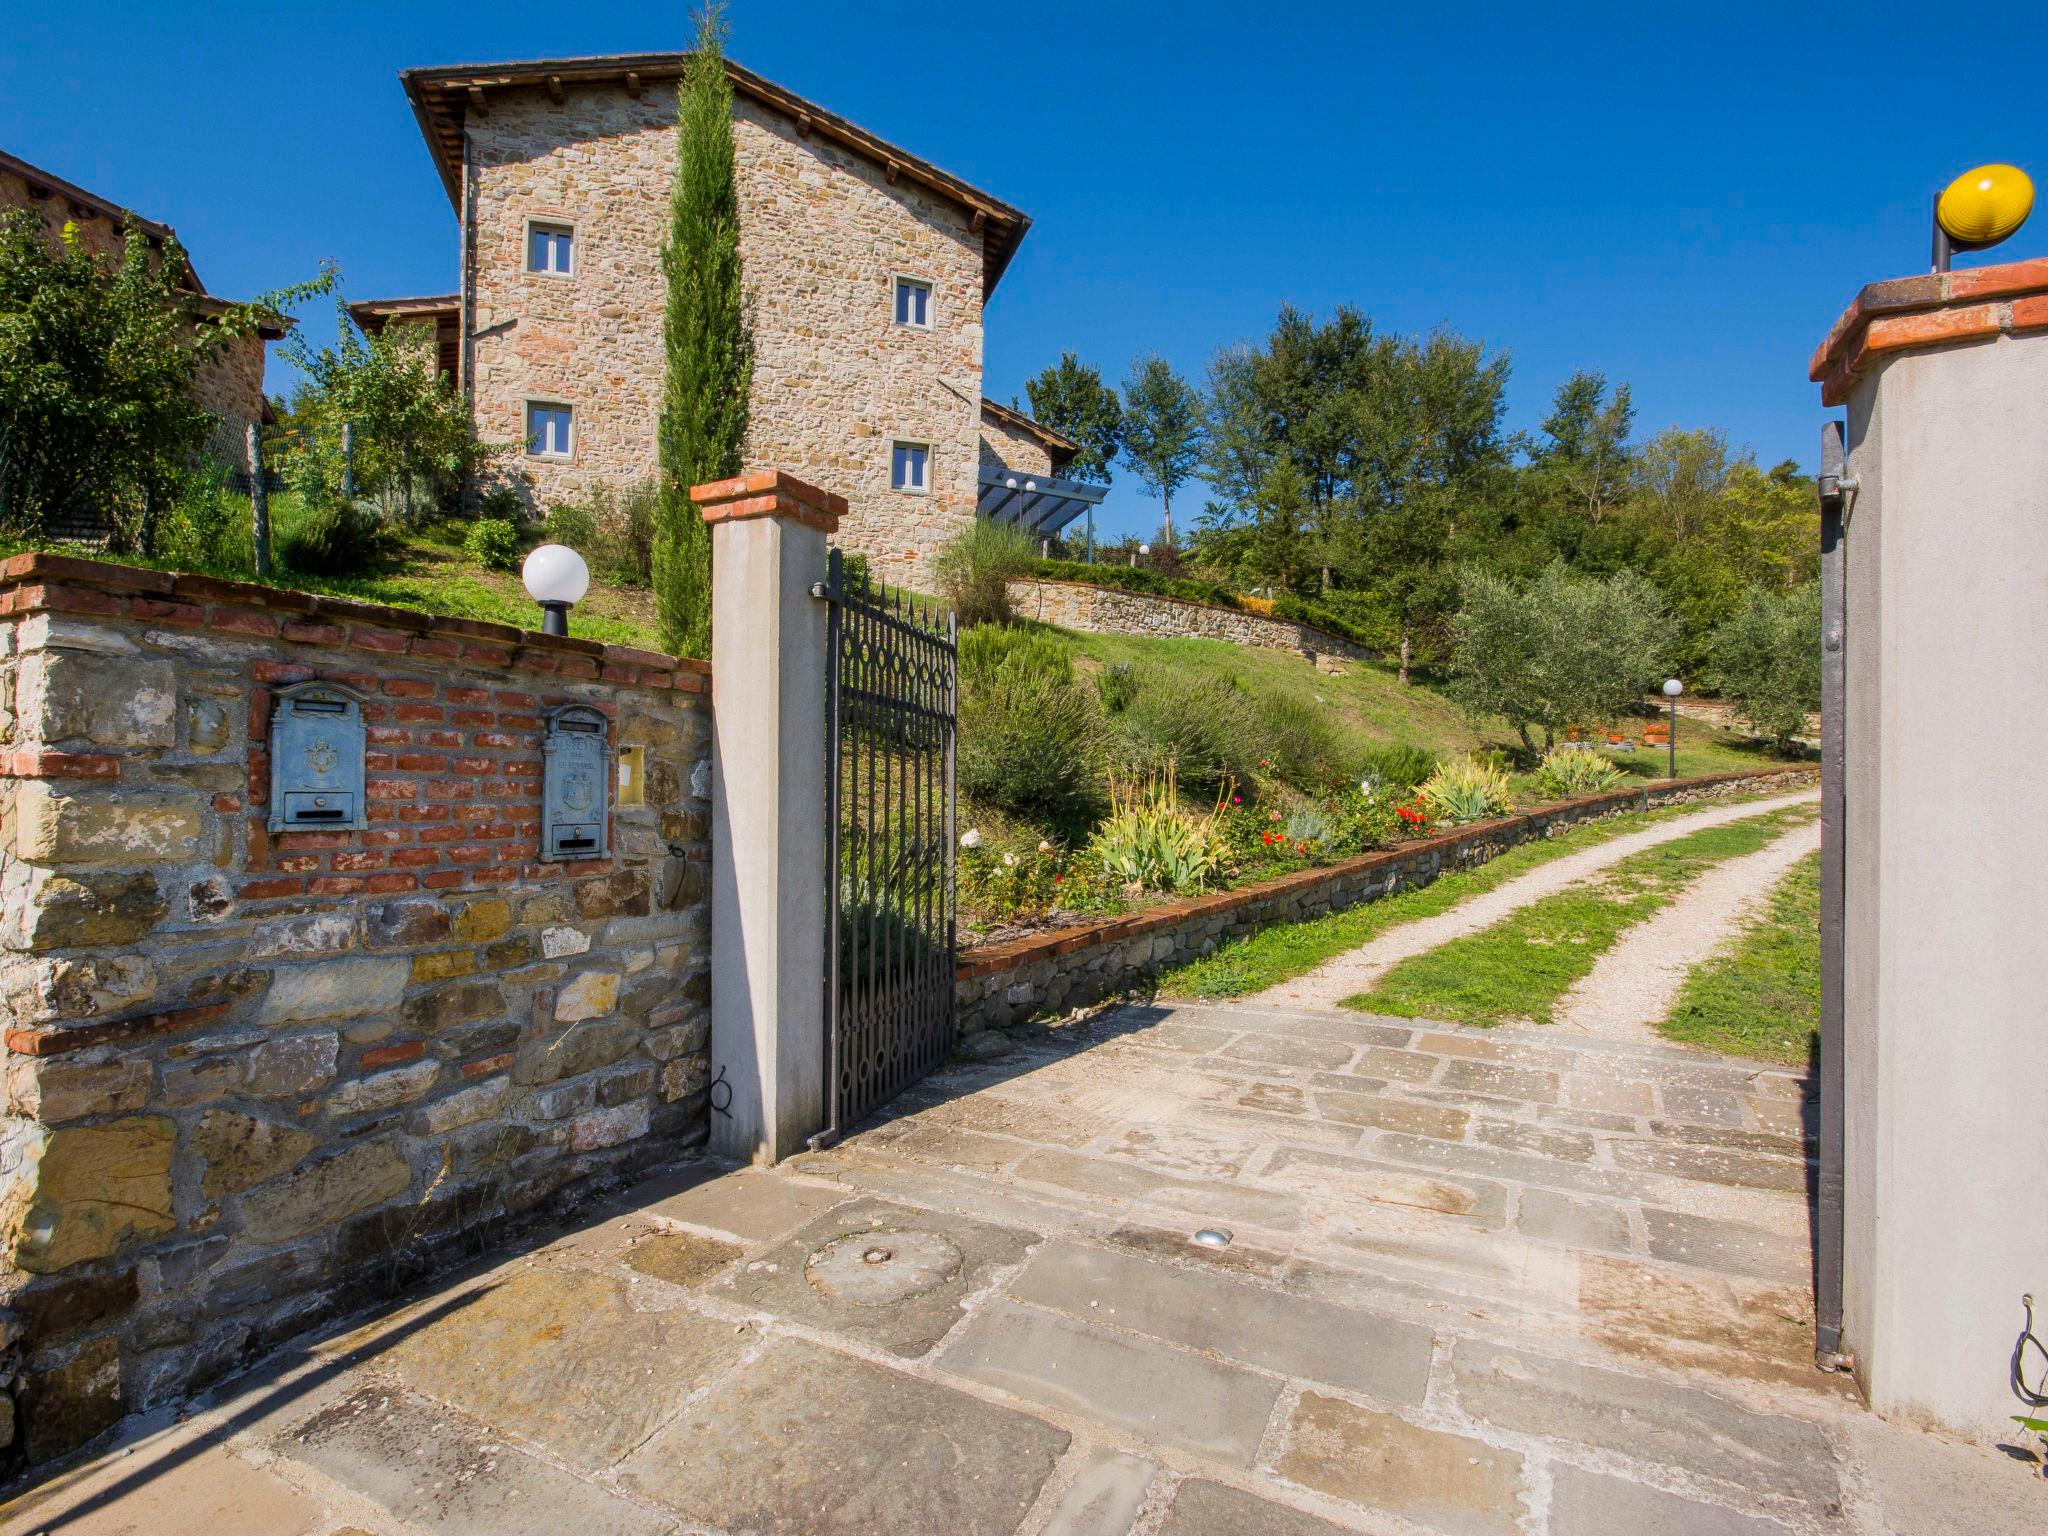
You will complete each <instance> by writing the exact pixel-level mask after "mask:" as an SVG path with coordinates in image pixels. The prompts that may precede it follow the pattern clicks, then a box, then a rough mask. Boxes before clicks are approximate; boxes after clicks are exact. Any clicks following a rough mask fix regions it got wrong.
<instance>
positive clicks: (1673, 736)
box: [1664, 677, 1685, 779]
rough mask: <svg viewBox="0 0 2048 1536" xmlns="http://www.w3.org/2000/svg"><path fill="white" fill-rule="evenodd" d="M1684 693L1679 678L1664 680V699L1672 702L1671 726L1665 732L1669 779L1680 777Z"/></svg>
mask: <svg viewBox="0 0 2048 1536" xmlns="http://www.w3.org/2000/svg"><path fill="white" fill-rule="evenodd" d="M1683 692H1685V684H1683V683H1681V682H1680V681H1679V680H1678V679H1677V678H1675V677H1667V678H1665V679H1664V697H1665V698H1667V699H1669V700H1670V701H1671V724H1670V726H1669V728H1667V729H1666V730H1665V732H1664V747H1665V750H1666V751H1667V752H1669V753H1670V757H1669V758H1668V759H1667V763H1668V766H1667V768H1666V769H1665V774H1664V776H1665V777H1666V778H1669V779H1675V778H1677V777H1678V696H1679V695H1680V694H1681V693H1683Z"/></svg>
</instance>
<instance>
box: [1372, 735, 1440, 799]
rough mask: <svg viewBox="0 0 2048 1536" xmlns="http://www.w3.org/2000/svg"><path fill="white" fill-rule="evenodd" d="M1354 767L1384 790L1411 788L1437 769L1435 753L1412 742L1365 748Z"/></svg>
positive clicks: (1389, 743)
mask: <svg viewBox="0 0 2048 1536" xmlns="http://www.w3.org/2000/svg"><path fill="white" fill-rule="evenodd" d="M1353 766H1354V767H1356V768H1357V770H1358V773H1359V775H1360V776H1361V777H1363V778H1368V779H1371V780H1372V781H1373V783H1375V784H1377V785H1379V786H1380V787H1381V788H1383V789H1390V790H1391V789H1413V788H1414V787H1415V786H1416V785H1418V784H1420V783H1422V782H1423V781H1424V780H1426V779H1427V778H1428V777H1429V776H1430V775H1431V774H1433V773H1435V772H1436V754H1435V753H1434V752H1432V751H1430V750H1429V748H1427V747H1419V746H1417V745H1415V743H1413V742H1411V741H1395V742H1387V743H1385V744H1384V745H1377V746H1370V747H1367V748H1366V749H1365V750H1364V751H1362V752H1360V753H1359V754H1358V761H1357V762H1356V763H1355V764H1354V765H1353Z"/></svg>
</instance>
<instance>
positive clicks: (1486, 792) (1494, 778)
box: [1418, 757, 1514, 822]
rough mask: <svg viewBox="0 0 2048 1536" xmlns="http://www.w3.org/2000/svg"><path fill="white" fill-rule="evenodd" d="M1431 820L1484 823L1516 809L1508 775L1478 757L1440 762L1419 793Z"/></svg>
mask: <svg viewBox="0 0 2048 1536" xmlns="http://www.w3.org/2000/svg"><path fill="white" fill-rule="evenodd" d="M1418 794H1419V798H1420V799H1421V801H1422V803H1423V806H1424V807H1425V808H1426V809H1427V810H1428V812H1429V817H1430V820H1432V821H1445V822H1460V821H1484V820H1486V818H1487V817H1489V816H1502V815H1505V814H1507V812H1508V811H1509V810H1511V809H1513V806H1514V801H1513V799H1512V798H1511V797H1510V795H1509V793H1508V776H1507V775H1506V774H1505V773H1502V772H1501V771H1500V769H1498V768H1496V767H1494V766H1493V765H1492V764H1490V763H1482V762H1480V761H1478V760H1477V759H1476V758H1469V757H1468V758H1465V759H1463V760H1462V761H1460V762H1452V763H1439V764H1438V765H1437V770H1436V772H1435V773H1432V774H1431V775H1430V776H1429V778H1428V780H1427V781H1426V782H1425V783H1424V784H1423V786H1422V788H1421V790H1420V791H1419V792H1418Z"/></svg>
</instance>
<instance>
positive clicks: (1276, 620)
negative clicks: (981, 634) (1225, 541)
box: [1013, 575, 1372, 652]
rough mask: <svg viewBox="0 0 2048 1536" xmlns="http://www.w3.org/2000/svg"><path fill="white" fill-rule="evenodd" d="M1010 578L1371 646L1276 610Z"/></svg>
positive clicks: (1357, 647)
mask: <svg viewBox="0 0 2048 1536" xmlns="http://www.w3.org/2000/svg"><path fill="white" fill-rule="evenodd" d="M1013 580H1015V581H1017V582H1019V583H1024V584H1028V585H1031V586H1034V587H1071V588H1073V589H1074V590H1075V591H1078V592H1107V593H1109V594H1110V595H1111V596H1113V597H1135V598H1138V599H1140V600H1142V601H1144V602H1148V603H1165V604H1168V605H1169V606H1171V607H1175V608H1200V609H1202V610H1203V611H1204V612H1207V613H1222V614H1228V615H1229V616H1230V617H1231V618H1233V619H1250V620H1252V621H1253V622H1254V623H1263V624H1285V625H1286V626H1287V627H1288V628H1290V629H1304V630H1307V631H1308V632H1309V633H1310V634H1312V635H1321V636H1322V637H1323V638H1324V639H1325V640H1327V641H1329V642H1330V643H1331V644H1332V645H1344V646H1349V647H1350V648H1351V649H1352V650H1354V651H1367V652H1370V651H1371V650H1372V647H1371V646H1369V645H1366V644H1365V643H1364V642H1362V641H1358V640H1347V639H1345V638H1344V637H1343V636H1342V635H1339V634H1335V633H1333V632H1332V631H1330V630H1327V629H1324V628H1323V627H1322V626H1321V625H1320V624H1311V623H1309V621H1308V620H1306V619H1288V618H1282V617H1281V616H1280V615H1279V614H1277V613H1260V612H1258V611H1257V610H1256V609H1252V608H1226V607H1224V606H1223V605H1222V604H1221V603H1204V602H1198V601H1196V600H1195V599H1194V598H1192V597H1170V596H1168V595H1167V594H1166V593H1164V592H1140V591H1139V590H1138V589H1137V588H1136V587H1119V586H1113V585H1111V584H1110V583H1109V582H1106V581H1103V582H1095V581H1071V580H1069V579H1067V578H1066V577H1064V576H1030V575H1025V576H1018V577H1014V578H1013Z"/></svg>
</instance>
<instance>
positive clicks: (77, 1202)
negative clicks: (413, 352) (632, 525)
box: [0, 555, 710, 1460]
mask: <svg viewBox="0 0 2048 1536" xmlns="http://www.w3.org/2000/svg"><path fill="white" fill-rule="evenodd" d="M706 671H707V669H706V668H704V667H703V666H702V665H701V664H699V663H695V662H679V661H676V660H673V659H672V658H669V657H665V656H659V655H655V654H652V653H649V652H641V651H633V650H628V649H625V648H622V647H617V646H600V645H595V644H592V643H590V642H587V641H580V640H569V639H555V638H549V637H545V636H541V635H535V634H527V633H523V632H521V631H519V630H515V629H511V628H508V627H506V626H502V625H493V624H476V623H469V622H465V621H460V620H445V619H435V618H429V617H426V616H424V615H420V614H413V613H403V612H398V611H395V610H390V609H382V608H373V607H367V606H364V605H360V604H353V603H346V602H337V601H333V600H330V599H327V598H315V597H309V596H306V595H304V594H300V593H291V592H280V591H273V590H270V589H266V588H261V587H253V586H248V585H244V584H240V583H233V582H222V581H213V580H209V579H205V578H195V577H186V576H177V577H173V576H170V575H165V574H162V573H157V572H151V571H137V570H130V569H123V568H119V567H114V566H107V565H100V564H97V563H95V562H89V561H82V560H68V559H61V558H51V557H48V556H40V555H30V556H22V557H18V558H16V559H13V560H9V561H7V562H5V563H4V564H0V775H4V777H0V1003H4V1006H5V1010H6V1013H5V1020H4V1022H5V1024H6V1031H5V1051H4V1055H0V1067H4V1080H5V1100H4V1114H0V1384H4V1385H6V1386H7V1387H8V1388H9V1390H8V1391H7V1392H5V1393H0V1460H4V1459H6V1458H8V1457H11V1456H21V1455H24V1454H25V1455H26V1456H27V1457H28V1458H29V1459H31V1460H43V1459H46V1458H48V1457H50V1456H52V1455H55V1454H57V1453H59V1452H61V1451H63V1450H65V1449H67V1448H68V1447H69V1446H71V1445H73V1444H76V1443H78V1442H79V1441H81V1440H83V1439H85V1438H87V1437H89V1436H90V1435H92V1434H93V1433H95V1432H96V1431H97V1430H99V1429H100V1428H102V1427H103V1426H105V1425H106V1424H108V1423H111V1422H112V1421H113V1420H114V1419H115V1418H117V1417H119V1416H120V1415H121V1414H123V1413H126V1412H130V1411H133V1410H135V1409H138V1408H144V1407H147V1406H148V1405H150V1404H151V1403H154V1402H159V1401H162V1400H164V1399H166V1398H168V1397H171V1396H174V1395H176V1394H179V1393H181V1392H183V1391H186V1390H188V1389H190V1388H192V1387H194V1386H196V1385H198V1384H200V1383H202V1382H204V1381H206V1380H207V1379H209V1378H211V1377H215V1376H218V1375H219V1374H221V1373H222V1372H223V1371H225V1370H227V1369H229V1368H231V1367H232V1366H234V1365H235V1364H237V1363H238V1362H239V1361H242V1360H244V1359H247V1358H249V1357H250V1356H251V1355H252V1354H253V1353H254V1352H256V1351H258V1350H261V1349H263V1348H265V1347H266V1346H268V1345H271V1344H274V1343H276V1342H277V1341H279V1340H281V1339H283V1338H286V1337H288V1336H290V1335H292V1334H295V1333H297V1332H299V1331H300V1330H302V1329H303V1328H305V1327H306V1326H308V1325H309V1324H310V1323H312V1322H314V1321H316V1320H317V1319H318V1318H320V1317H322V1316H324V1315H329V1314H334V1313H337V1312H339V1311H342V1310H345V1309H347V1308H349V1307H351V1306H354V1305H360V1304H361V1303H362V1302H363V1301H365V1300H367V1299H369V1298H370V1297H372V1296H373V1295H375V1294H377V1293H379V1292H381V1291H384V1290H386V1289H388V1288H389V1287H391V1286H392V1285H394V1284H395V1283H398V1282H400V1281H402V1280H404V1279H405V1278H407V1277H408V1276H409V1275H410V1274H413V1273H416V1272H417V1271H418V1269H419V1268H421V1267H423V1266H426V1265H430V1264H432V1263H435V1262H438V1261H441V1260H443V1259H445V1258H448V1257H450V1256H452V1255H454V1254H456V1253H459V1252H463V1251H467V1249H468V1248H469V1246H470V1245H471V1244H473V1243H475V1242H477V1241H480V1240H481V1239H482V1237H483V1235H484V1234H485V1233H487V1232H488V1231H490V1230H492V1229H494V1228H499V1227H502V1226H504V1225H506V1224H508V1223H511V1222H513V1221H516V1220H518V1219H520V1218H521V1217H522V1216H524V1215H525V1214H526V1213H529V1212H532V1211H534V1210H536V1208H539V1207H543V1206H545V1207H547V1208H550V1209H553V1208H557V1207H559V1206H560V1205H561V1204H563V1203H566V1202H568V1201H571V1200H573V1199H575V1198H577V1197H578V1196H579V1195H581V1194H582V1193H584V1192H586V1191H589V1190H591V1189H594V1188H596V1187H598V1186H600V1185H602V1184H604V1183H605V1182H607V1181H610V1180H613V1179H617V1178H621V1177H625V1176H627V1175H629V1174H632V1173H635V1172H638V1171H639V1170H641V1169H642V1168H644V1167H646V1166H649V1165H651V1164H652V1163H654V1162H656V1161H659V1160H664V1159H666V1158H669V1157H671V1156H673V1155H674V1154H675V1153H676V1152H677V1151H678V1150H679V1149H681V1148H684V1147H687V1146H689V1145H692V1144H695V1143H697V1142H700V1141H701V1140H702V1139H703V1137H704V1135H705V1130H706V1124H705V1122H706V1082H707V1077H708V1071H707V1060H708V1057H707V1033H708V1027H709V1026H708V1010H707V1006H706V1005H707V1001H708V995H709V974H708V963H709V949H708V935H707V930H708V921H709V920H708V909H707V904H706V901H705V894H704V893H705V887H706V883H707V882H706V879H705V875H706V871H707V863H708V860H707V844H706V836H707V831H706V829H707V817H708V805H707V801H706V796H707V794H708V791H709V784H708V771H709V770H708V751H709V748H708V741H709V718H710V708H709V697H708V692H707V687H706V685H707V677H706ZM314 678H317V679H323V680H331V681H334V682H338V683H341V684H344V685H346V686H347V687H349V688H351V689H353V690H355V691H356V692H357V693H358V694H359V695H361V696H362V698H363V700H364V703H363V714H364V719H365V723H366V735H367V761H366V770H367V778H366V784H365V788H366V791H367V794H366V805H367V821H368V825H367V827H366V828H365V829H364V830H361V831H352V832H351V831H338V830H321V831H313V832H285V833H278V834H272V833H270V832H268V831H266V830H265V828H266V813H267V800H268V796H269V790H270V782H269V765H268V763H267V761H266V758H267V741H268V727H269V722H270V714H271V709H272V703H273V698H274V690H276V689H278V688H280V687H283V686H286V685H289V684H291V683H295V682H298V681H302V680H306V679H314ZM572 701H573V702H575V703H579V704H585V705H590V706H593V707H594V708H596V709H597V710H599V711H601V712H602V713H603V714H604V715H605V716H607V717H608V718H609V720H610V722H611V729H612V735H613V742H614V745H615V746H621V747H623V746H638V747H641V748H643V749H644V751H645V757H646V768H645V773H644V776H643V781H644V784H645V801H646V803H645V805H644V806H641V807H632V808H620V809H618V810H616V811H615V812H614V815H613V821H612V832H611V847H612V850H613V852H612V855H611V857H609V858H605V859H599V860H590V861H585V862H572V863H541V862H539V861H538V857H537V855H538V848H539V836H540V779H541V762H542V753H541V747H542V737H541V711H543V710H545V709H547V708H550V707H552V706H554V705H556V704H558V703H566V702H572ZM10 1446H11V1449H7V1447H10Z"/></svg>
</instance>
